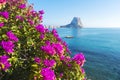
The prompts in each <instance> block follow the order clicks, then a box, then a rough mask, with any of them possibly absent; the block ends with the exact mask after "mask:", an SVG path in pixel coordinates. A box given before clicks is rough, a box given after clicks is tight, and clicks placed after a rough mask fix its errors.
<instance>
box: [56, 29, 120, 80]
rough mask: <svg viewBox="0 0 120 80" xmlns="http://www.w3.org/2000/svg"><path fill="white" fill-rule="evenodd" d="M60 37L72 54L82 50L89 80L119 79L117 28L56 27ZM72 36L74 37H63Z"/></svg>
mask: <svg viewBox="0 0 120 80" xmlns="http://www.w3.org/2000/svg"><path fill="white" fill-rule="evenodd" d="M57 31H58V33H59V35H60V37H61V38H62V39H63V40H64V41H66V42H67V44H68V46H69V48H70V50H71V51H72V54H71V55H72V56H73V55H75V54H76V53H79V52H83V53H84V55H85V57H86V63H85V65H84V68H85V71H86V75H87V78H88V79H91V80H120V29H119V28H116V29H115V28H110V29H106V28H98V29H94V28H83V29H73V28H58V29H57ZM65 36H74V38H69V39H68V38H65Z"/></svg>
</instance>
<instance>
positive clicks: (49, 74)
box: [41, 68, 56, 80]
mask: <svg viewBox="0 0 120 80" xmlns="http://www.w3.org/2000/svg"><path fill="white" fill-rule="evenodd" d="M41 75H42V77H43V80H56V76H55V73H54V71H53V70H51V69H50V68H42V70H41Z"/></svg>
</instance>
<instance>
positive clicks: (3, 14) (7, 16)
mask: <svg viewBox="0 0 120 80" xmlns="http://www.w3.org/2000/svg"><path fill="white" fill-rule="evenodd" d="M0 15H1V16H3V17H4V18H5V19H8V18H9V13H8V12H7V11H4V12H0Z"/></svg>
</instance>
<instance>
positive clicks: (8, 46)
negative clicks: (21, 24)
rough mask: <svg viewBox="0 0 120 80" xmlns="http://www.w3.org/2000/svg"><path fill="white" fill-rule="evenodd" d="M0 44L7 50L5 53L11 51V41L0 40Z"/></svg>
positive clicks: (12, 45) (12, 48)
mask: <svg viewBox="0 0 120 80" xmlns="http://www.w3.org/2000/svg"><path fill="white" fill-rule="evenodd" d="M0 46H2V48H3V49H4V50H5V51H6V52H7V53H13V51H14V47H15V46H14V44H13V42H12V41H2V42H0Z"/></svg>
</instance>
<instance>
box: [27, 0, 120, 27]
mask: <svg viewBox="0 0 120 80" xmlns="http://www.w3.org/2000/svg"><path fill="white" fill-rule="evenodd" d="M28 1H29V3H33V4H34V9H35V10H37V11H39V10H41V9H43V10H44V11H45V14H44V20H43V22H44V24H47V25H48V24H49V25H65V24H68V23H70V22H71V20H72V18H73V17H74V16H75V17H80V18H81V21H82V23H83V25H84V26H85V27H119V28H120V0H28Z"/></svg>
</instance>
